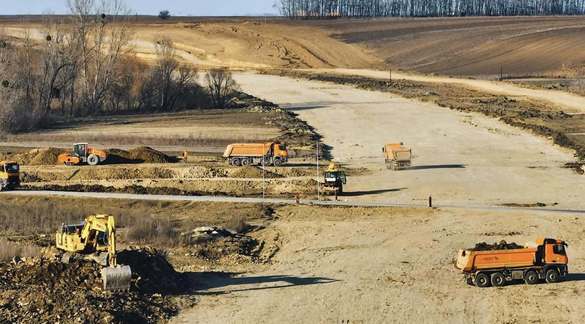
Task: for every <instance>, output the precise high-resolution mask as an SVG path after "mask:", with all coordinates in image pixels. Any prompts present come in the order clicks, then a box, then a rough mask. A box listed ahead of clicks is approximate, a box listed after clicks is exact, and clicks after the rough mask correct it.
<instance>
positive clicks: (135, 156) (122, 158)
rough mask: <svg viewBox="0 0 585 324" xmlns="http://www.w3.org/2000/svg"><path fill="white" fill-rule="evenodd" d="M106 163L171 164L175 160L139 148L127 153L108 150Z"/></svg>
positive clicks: (142, 147)
mask: <svg viewBox="0 0 585 324" xmlns="http://www.w3.org/2000/svg"><path fill="white" fill-rule="evenodd" d="M107 152H108V163H172V162H177V161H176V159H175V158H173V157H171V156H168V155H166V154H164V153H163V152H160V151H157V150H155V149H153V148H150V147H147V146H141V147H137V148H134V149H131V150H129V151H124V150H119V149H110V150H108V151H107Z"/></svg>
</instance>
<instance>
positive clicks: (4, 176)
mask: <svg viewBox="0 0 585 324" xmlns="http://www.w3.org/2000/svg"><path fill="white" fill-rule="evenodd" d="M19 185H20V167H19V166H18V163H16V162H13V161H1V162H0V191H2V190H4V189H14V188H15V187H18V186H19Z"/></svg>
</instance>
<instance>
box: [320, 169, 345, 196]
mask: <svg viewBox="0 0 585 324" xmlns="http://www.w3.org/2000/svg"><path fill="white" fill-rule="evenodd" d="M324 180H325V181H324V186H325V191H328V190H332V191H334V192H335V195H336V196H337V195H340V194H342V193H343V185H344V184H346V183H347V177H346V175H345V171H343V170H341V168H340V167H339V166H338V165H337V164H336V163H335V162H331V163H329V166H328V167H327V169H325V174H324Z"/></svg>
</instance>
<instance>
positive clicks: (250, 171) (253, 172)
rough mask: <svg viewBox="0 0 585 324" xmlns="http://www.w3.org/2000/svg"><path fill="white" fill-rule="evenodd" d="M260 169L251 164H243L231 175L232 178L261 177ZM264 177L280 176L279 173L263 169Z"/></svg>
mask: <svg viewBox="0 0 585 324" xmlns="http://www.w3.org/2000/svg"><path fill="white" fill-rule="evenodd" d="M262 173H263V172H262V169H260V168H258V167H253V166H245V167H241V168H237V169H235V170H234V171H233V172H232V173H231V176H232V177H234V178H262ZM264 177H266V178H282V176H281V175H278V174H276V173H273V172H270V171H268V170H266V171H264Z"/></svg>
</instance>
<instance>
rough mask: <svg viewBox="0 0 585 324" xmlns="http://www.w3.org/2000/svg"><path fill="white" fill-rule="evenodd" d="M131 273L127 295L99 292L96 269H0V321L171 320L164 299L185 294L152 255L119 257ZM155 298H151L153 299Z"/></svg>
mask: <svg viewBox="0 0 585 324" xmlns="http://www.w3.org/2000/svg"><path fill="white" fill-rule="evenodd" d="M119 258H120V263H124V264H128V265H130V266H131V267H132V271H133V284H132V286H131V289H130V291H129V292H115V293H114V292H104V291H102V290H101V289H100V287H101V276H100V266H99V265H97V264H96V263H94V262H88V261H73V262H71V263H69V264H63V263H61V262H60V261H59V260H58V257H55V258H53V259H49V260H47V259H35V260H32V261H30V262H26V263H25V262H21V263H18V264H14V263H11V264H0V318H2V319H3V320H6V321H7V322H19V323H38V322H53V323H54V322H66V323H68V322H87V323H98V322H107V323H128V322H140V323H154V322H159V321H162V320H165V319H168V318H170V317H172V316H174V315H176V314H177V312H178V308H177V305H176V304H175V303H174V302H173V301H172V300H171V298H170V297H168V296H166V295H167V294H174V293H179V292H181V291H186V289H189V284H188V282H187V281H186V279H185V278H184V277H183V275H182V274H180V273H177V272H175V270H174V269H173V268H172V267H171V266H170V265H169V264H168V262H166V260H165V259H164V257H162V256H161V255H160V254H159V253H158V252H157V251H155V250H153V249H141V250H131V251H122V252H121V253H120V257H119ZM155 294H157V295H155Z"/></svg>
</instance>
